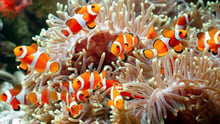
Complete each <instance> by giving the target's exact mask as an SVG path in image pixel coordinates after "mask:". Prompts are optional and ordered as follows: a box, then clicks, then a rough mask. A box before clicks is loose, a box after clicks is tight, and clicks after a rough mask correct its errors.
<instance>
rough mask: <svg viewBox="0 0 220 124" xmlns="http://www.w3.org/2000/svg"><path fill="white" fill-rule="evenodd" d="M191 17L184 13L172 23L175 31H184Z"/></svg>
mask: <svg viewBox="0 0 220 124" xmlns="http://www.w3.org/2000/svg"><path fill="white" fill-rule="evenodd" d="M190 20H191V16H190V14H189V13H184V14H183V15H182V16H180V17H179V19H178V20H176V21H174V22H173V27H174V28H175V30H176V29H177V30H179V29H186V26H187V25H189V24H190Z"/></svg>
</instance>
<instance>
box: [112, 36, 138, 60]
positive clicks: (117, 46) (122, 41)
mask: <svg viewBox="0 0 220 124" xmlns="http://www.w3.org/2000/svg"><path fill="white" fill-rule="evenodd" d="M138 43H139V38H138V36H134V35H133V34H132V33H124V34H123V33H122V32H120V33H119V34H118V36H117V38H116V39H115V41H113V43H112V45H111V48H110V51H111V53H112V54H113V55H114V56H116V57H120V58H121V60H123V61H126V58H127V57H126V55H125V54H126V53H128V52H130V51H132V50H133V49H134V47H135V46H137V45H138Z"/></svg>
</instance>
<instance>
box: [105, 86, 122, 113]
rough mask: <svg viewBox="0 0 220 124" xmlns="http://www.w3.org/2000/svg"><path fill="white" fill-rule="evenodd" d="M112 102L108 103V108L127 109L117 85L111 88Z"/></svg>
mask: <svg viewBox="0 0 220 124" xmlns="http://www.w3.org/2000/svg"><path fill="white" fill-rule="evenodd" d="M110 98H111V100H108V101H107V104H108V106H110V107H111V106H114V107H116V108H117V109H124V108H125V101H124V99H123V97H122V96H121V94H120V92H119V91H118V90H117V84H114V85H113V86H112V88H111V92H110Z"/></svg>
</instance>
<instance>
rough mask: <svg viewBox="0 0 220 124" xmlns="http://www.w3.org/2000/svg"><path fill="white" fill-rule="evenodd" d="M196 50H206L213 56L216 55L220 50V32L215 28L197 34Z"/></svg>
mask: <svg viewBox="0 0 220 124" xmlns="http://www.w3.org/2000/svg"><path fill="white" fill-rule="evenodd" d="M197 39H198V41H197V49H198V50H204V49H205V48H207V49H208V50H209V51H210V52H212V54H213V55H217V54H218V48H220V31H219V30H218V29H216V28H209V30H208V31H206V32H205V33H204V32H200V33H198V34H197Z"/></svg>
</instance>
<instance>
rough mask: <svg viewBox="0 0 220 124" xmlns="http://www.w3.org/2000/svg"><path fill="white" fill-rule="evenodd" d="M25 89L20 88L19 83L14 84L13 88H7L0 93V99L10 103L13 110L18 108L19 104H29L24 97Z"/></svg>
mask: <svg viewBox="0 0 220 124" xmlns="http://www.w3.org/2000/svg"><path fill="white" fill-rule="evenodd" d="M26 93H27V90H26V89H22V87H21V86H20V85H17V86H15V87H14V88H13V89H10V90H7V91H5V92H4V93H2V94H1V95H0V100H1V101H3V102H5V103H6V104H10V105H11V106H12V108H13V109H14V110H15V111H19V110H20V105H21V104H22V105H27V104H29V102H28V100H27V98H26Z"/></svg>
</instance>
